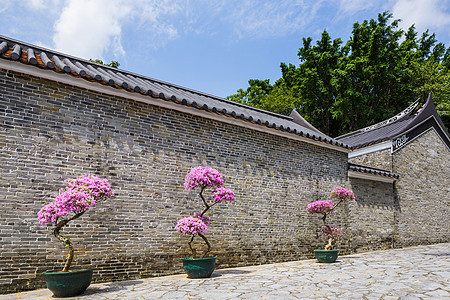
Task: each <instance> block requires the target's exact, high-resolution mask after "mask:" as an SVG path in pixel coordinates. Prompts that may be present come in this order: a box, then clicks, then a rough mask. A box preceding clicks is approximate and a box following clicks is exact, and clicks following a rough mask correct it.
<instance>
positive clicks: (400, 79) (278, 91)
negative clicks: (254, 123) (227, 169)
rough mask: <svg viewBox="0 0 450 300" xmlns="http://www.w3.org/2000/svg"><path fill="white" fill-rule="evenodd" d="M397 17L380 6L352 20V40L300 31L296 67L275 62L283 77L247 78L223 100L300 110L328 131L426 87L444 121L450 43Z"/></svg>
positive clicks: (345, 128)
mask: <svg viewBox="0 0 450 300" xmlns="http://www.w3.org/2000/svg"><path fill="white" fill-rule="evenodd" d="M399 22H400V20H392V14H390V13H389V12H384V13H381V14H379V15H378V18H377V19H375V20H374V19H372V20H370V21H367V20H366V21H364V22H362V23H358V22H357V23H355V24H354V25H353V30H352V33H351V36H350V39H349V40H348V41H347V42H346V43H342V41H341V39H339V38H338V39H334V40H332V39H331V37H330V36H329V34H328V33H327V32H326V31H324V32H323V33H322V37H321V39H320V40H318V41H316V42H315V43H313V41H312V39H311V38H310V37H308V38H303V45H302V47H300V48H299V51H298V57H299V59H300V64H299V65H298V67H296V66H295V65H292V64H289V65H287V64H285V63H281V74H282V77H281V78H280V79H278V80H277V81H276V83H275V84H274V85H273V86H271V85H270V84H269V81H268V80H256V79H253V80H250V81H249V85H250V86H249V88H248V89H247V90H246V91H244V90H242V89H240V90H238V93H237V94H234V95H231V96H229V97H228V99H230V100H233V101H238V102H241V103H246V104H249V105H252V106H256V107H259V108H263V109H267V110H270V111H274V112H278V113H282V114H289V113H290V112H291V110H292V109H297V110H298V111H299V112H300V114H302V116H303V117H304V118H305V119H306V120H307V121H309V122H310V123H311V124H313V125H314V126H315V127H317V128H318V129H319V130H321V131H323V132H324V133H326V134H328V135H330V136H338V135H340V134H343V133H347V132H350V131H354V130H357V129H359V128H362V127H365V126H369V125H371V124H374V123H377V122H380V121H382V120H384V119H387V118H389V117H391V116H393V115H395V114H396V113H398V112H399V111H401V110H402V109H404V108H405V107H407V106H408V105H409V104H410V103H412V102H413V101H415V100H416V99H417V98H418V97H421V98H422V100H423V101H425V100H426V99H427V94H428V92H430V91H431V92H433V93H434V96H433V97H434V100H435V103H436V105H437V108H438V112H439V113H440V115H441V116H442V118H443V121H444V124H446V126H447V128H448V127H449V125H450V123H449V115H450V111H449V106H450V97H449V96H450V87H449V66H450V48H448V49H446V48H445V46H444V44H442V43H437V41H436V38H435V35H434V34H430V33H429V32H428V31H425V32H424V33H423V34H422V35H421V37H420V38H419V37H418V34H417V32H416V31H415V27H414V26H411V27H410V28H409V29H408V30H407V31H406V32H405V31H403V30H401V29H399V28H398V25H399Z"/></svg>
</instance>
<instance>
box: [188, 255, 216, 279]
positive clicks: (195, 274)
mask: <svg viewBox="0 0 450 300" xmlns="http://www.w3.org/2000/svg"><path fill="white" fill-rule="evenodd" d="M181 260H182V261H183V268H184V271H185V272H186V273H187V274H188V277H189V278H194V279H195V278H209V277H211V274H212V273H213V272H214V268H215V267H216V257H207V258H196V259H192V258H182V259H181Z"/></svg>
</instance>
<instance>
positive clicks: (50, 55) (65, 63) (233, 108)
mask: <svg viewBox="0 0 450 300" xmlns="http://www.w3.org/2000/svg"><path fill="white" fill-rule="evenodd" d="M0 58H1V59H4V60H12V61H16V62H18V63H22V64H26V65H30V66H34V67H36V68H41V69H47V70H51V71H53V72H55V73H63V74H70V75H71V76H73V77H78V78H82V79H84V80H86V81H89V82H92V84H103V85H106V86H110V88H111V89H122V90H126V91H128V92H130V93H138V94H141V95H145V96H148V97H152V98H154V99H160V100H161V101H172V102H174V103H176V104H179V105H185V106H188V107H191V108H192V109H200V110H205V111H209V112H213V113H217V114H222V115H226V116H228V117H232V118H236V119H241V120H245V121H247V122H252V123H255V124H259V125H260V126H267V127H270V128H275V129H278V130H281V131H285V132H290V133H293V134H296V135H299V136H302V137H306V138H308V139H311V140H314V141H316V142H317V141H318V142H321V143H325V144H331V145H335V146H338V147H342V148H349V147H348V146H347V145H345V144H344V143H343V142H342V141H337V140H335V139H332V138H331V137H329V136H327V135H325V134H323V133H321V132H320V131H318V130H313V129H312V128H311V127H306V126H303V125H302V124H301V123H300V124H299V123H298V122H296V121H295V120H294V119H293V118H292V117H290V116H284V115H279V114H276V113H272V112H268V111H265V110H261V109H258V108H254V107H251V106H247V105H244V104H240V103H236V102H232V101H229V100H226V99H223V98H220V97H216V96H212V95H208V94H205V93H202V92H198V91H194V90H191V89H187V88H184V87H180V86H177V85H174V84H170V83H167V82H163V81H159V80H156V79H152V78H149V77H145V76H141V75H137V74H134V73H131V72H127V71H124V70H121V69H116V68H112V67H108V66H104V65H101V64H97V63H94V62H91V61H87V60H83V59H80V58H76V57H72V56H69V55H66V54H62V53H58V52H56V51H53V50H50V49H45V48H42V47H38V46H35V45H30V44H27V43H24V42H20V41H16V40H13V39H10V38H7V37H4V36H0ZM313 128H314V127H313Z"/></svg>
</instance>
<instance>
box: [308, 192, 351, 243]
mask: <svg viewBox="0 0 450 300" xmlns="http://www.w3.org/2000/svg"><path fill="white" fill-rule="evenodd" d="M331 197H332V198H333V199H335V200H337V202H333V199H331V200H319V201H315V202H311V203H309V204H308V206H307V208H306V210H307V211H308V213H310V214H320V215H322V216H321V217H320V218H319V219H321V220H322V222H323V227H322V229H321V231H322V233H323V234H325V235H326V236H327V237H328V244H326V245H325V250H330V248H331V246H332V244H333V238H334V237H338V236H341V235H342V231H343V229H342V228H337V227H334V226H333V224H331V223H330V224H328V223H327V216H328V215H329V214H330V213H331V212H333V211H334V209H335V208H336V207H337V206H338V205H339V204H341V203H342V202H343V201H346V200H349V199H351V200H354V199H355V195H354V194H353V192H352V191H350V190H348V189H346V188H343V187H341V186H338V187H335V188H334V190H333V191H332V192H331Z"/></svg>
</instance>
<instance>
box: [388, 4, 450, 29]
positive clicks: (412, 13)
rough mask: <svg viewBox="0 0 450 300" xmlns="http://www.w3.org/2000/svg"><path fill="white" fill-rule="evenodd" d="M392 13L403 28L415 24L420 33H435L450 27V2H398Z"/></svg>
mask: <svg viewBox="0 0 450 300" xmlns="http://www.w3.org/2000/svg"><path fill="white" fill-rule="evenodd" d="M392 12H393V14H394V18H396V19H397V18H398V19H402V22H401V23H400V26H402V27H403V28H408V27H409V26H411V25H412V24H415V25H416V29H417V30H418V31H425V30H426V29H430V30H431V31H433V30H436V29H445V28H446V27H448V26H449V25H450V0H398V1H397V2H396V3H395V5H394V7H393V10H392Z"/></svg>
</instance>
